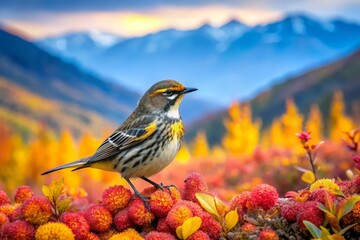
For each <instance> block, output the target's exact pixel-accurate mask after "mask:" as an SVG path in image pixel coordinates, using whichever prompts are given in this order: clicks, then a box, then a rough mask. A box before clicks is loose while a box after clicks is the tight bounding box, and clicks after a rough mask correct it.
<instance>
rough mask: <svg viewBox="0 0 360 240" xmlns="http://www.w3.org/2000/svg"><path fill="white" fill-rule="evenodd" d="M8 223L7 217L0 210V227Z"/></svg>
mask: <svg viewBox="0 0 360 240" xmlns="http://www.w3.org/2000/svg"><path fill="white" fill-rule="evenodd" d="M8 223H10V221H9V218H8V217H7V216H6V215H5V213H2V212H0V229H1V228H2V227H3V226H5V225H6V224H8ZM0 235H1V234H0Z"/></svg>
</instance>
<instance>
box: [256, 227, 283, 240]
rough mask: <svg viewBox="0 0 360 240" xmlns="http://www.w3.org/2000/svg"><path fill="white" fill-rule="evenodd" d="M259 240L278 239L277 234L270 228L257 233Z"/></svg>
mask: <svg viewBox="0 0 360 240" xmlns="http://www.w3.org/2000/svg"><path fill="white" fill-rule="evenodd" d="M259 240H279V236H278V235H277V233H276V232H275V231H274V230H272V229H264V230H262V231H261V232H260V234H259Z"/></svg>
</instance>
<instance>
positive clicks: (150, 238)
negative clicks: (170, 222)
mask: <svg viewBox="0 0 360 240" xmlns="http://www.w3.org/2000/svg"><path fill="white" fill-rule="evenodd" d="M163 239H167V240H175V239H176V238H175V237H174V236H173V235H171V234H170V233H164V232H157V231H151V232H149V233H148V234H146V235H145V240H163Z"/></svg>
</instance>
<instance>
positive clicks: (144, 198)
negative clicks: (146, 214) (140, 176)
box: [125, 178, 150, 211]
mask: <svg viewBox="0 0 360 240" xmlns="http://www.w3.org/2000/svg"><path fill="white" fill-rule="evenodd" d="M125 180H126V181H127V182H128V183H129V185H130V187H131V188H132V189H133V190H134V193H135V194H134V196H135V197H139V198H140V199H141V200H142V201H143V203H144V205H145V207H146V208H147V209H148V210H149V211H150V206H149V204H148V203H147V200H149V199H150V197H148V196H145V195H143V194H141V193H140V192H139V191H138V190H137V189H136V188H135V186H134V184H132V182H131V181H130V179H128V178H125Z"/></svg>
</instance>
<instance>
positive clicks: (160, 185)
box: [156, 183, 177, 194]
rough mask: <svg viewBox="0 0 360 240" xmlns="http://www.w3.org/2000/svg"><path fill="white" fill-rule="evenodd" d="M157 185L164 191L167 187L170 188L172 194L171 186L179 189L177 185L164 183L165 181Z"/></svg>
mask: <svg viewBox="0 0 360 240" xmlns="http://www.w3.org/2000/svg"><path fill="white" fill-rule="evenodd" d="M156 187H157V188H160V189H161V190H163V191H164V190H165V189H167V190H169V192H170V194H171V191H170V188H171V187H173V188H175V189H177V187H176V186H175V185H174V184H170V185H164V184H163V183H160V184H157V186H156Z"/></svg>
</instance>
